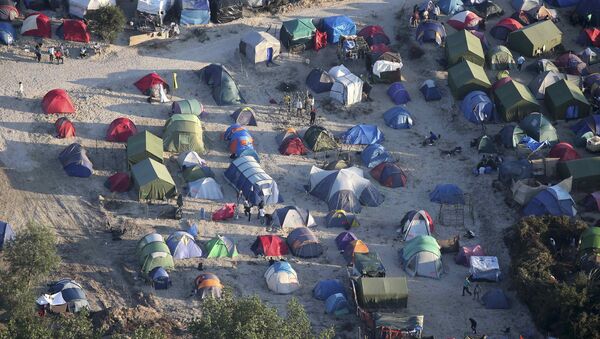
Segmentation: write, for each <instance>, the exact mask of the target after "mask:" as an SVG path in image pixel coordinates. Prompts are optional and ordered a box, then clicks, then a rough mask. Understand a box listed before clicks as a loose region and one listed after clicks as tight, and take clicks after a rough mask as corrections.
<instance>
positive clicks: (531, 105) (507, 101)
mask: <svg viewBox="0 0 600 339" xmlns="http://www.w3.org/2000/svg"><path fill="white" fill-rule="evenodd" d="M494 102H495V103H496V110H497V111H498V113H499V114H500V115H501V116H502V118H503V120H504V121H507V122H508V121H518V120H521V119H523V118H524V117H525V116H526V115H527V114H529V113H531V112H537V111H539V109H540V106H539V104H538V103H537V100H536V99H535V97H534V96H533V94H531V92H530V91H529V89H528V88H527V87H526V86H525V85H523V84H522V83H520V82H518V81H516V80H512V79H511V80H509V81H508V82H507V83H506V84H504V85H502V87H500V88H497V89H496V90H495V91H494Z"/></svg>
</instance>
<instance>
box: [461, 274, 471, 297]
mask: <svg viewBox="0 0 600 339" xmlns="http://www.w3.org/2000/svg"><path fill="white" fill-rule="evenodd" d="M469 287H471V280H469V277H466V278H465V281H464V282H463V289H462V295H463V297H464V296H465V292H467V294H469V295H473V294H472V293H471V291H470V290H469Z"/></svg>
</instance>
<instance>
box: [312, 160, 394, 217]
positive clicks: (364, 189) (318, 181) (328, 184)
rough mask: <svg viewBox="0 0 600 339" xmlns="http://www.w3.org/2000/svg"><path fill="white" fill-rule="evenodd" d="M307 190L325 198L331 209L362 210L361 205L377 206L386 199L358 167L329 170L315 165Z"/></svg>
mask: <svg viewBox="0 0 600 339" xmlns="http://www.w3.org/2000/svg"><path fill="white" fill-rule="evenodd" d="M307 190H308V191H309V192H310V194H312V195H314V196H316V197H318V198H320V199H322V200H325V201H326V202H327V205H328V206H329V209H330V210H337V209H342V210H344V211H349V212H360V210H361V205H366V206H371V207H376V206H379V205H381V204H382V203H383V200H384V197H383V195H381V193H380V192H379V190H377V188H375V186H374V185H373V184H372V183H371V182H370V181H369V180H367V179H365V178H364V177H363V172H362V170H361V169H359V168H356V167H350V168H346V169H341V170H330V171H328V170H323V169H320V168H318V167H315V166H313V167H312V168H311V170H310V176H309V184H308V187H307Z"/></svg>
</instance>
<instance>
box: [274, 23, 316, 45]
mask: <svg viewBox="0 0 600 339" xmlns="http://www.w3.org/2000/svg"><path fill="white" fill-rule="evenodd" d="M316 31H317V28H316V27H315V25H313V23H312V20H311V19H293V20H289V21H285V22H284V23H283V25H281V30H280V31H279V40H281V44H283V45H284V46H285V47H286V48H288V49H289V48H290V47H293V46H297V45H304V46H305V48H306V49H310V48H312V45H313V37H314V36H315V32H316Z"/></svg>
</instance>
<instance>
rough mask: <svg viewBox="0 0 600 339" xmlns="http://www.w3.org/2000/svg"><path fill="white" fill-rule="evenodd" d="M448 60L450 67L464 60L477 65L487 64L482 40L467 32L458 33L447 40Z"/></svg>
mask: <svg viewBox="0 0 600 339" xmlns="http://www.w3.org/2000/svg"><path fill="white" fill-rule="evenodd" d="M446 59H447V60H448V66H452V65H455V64H457V63H459V62H461V61H463V60H469V61H471V62H473V63H475V64H477V65H480V66H483V65H484V64H485V54H484V52H483V47H482V46H481V40H479V38H477V37H476V36H475V35H473V34H472V33H471V32H469V31H467V30H462V31H458V32H456V33H454V34H452V35H449V36H448V37H447V38H446Z"/></svg>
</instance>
